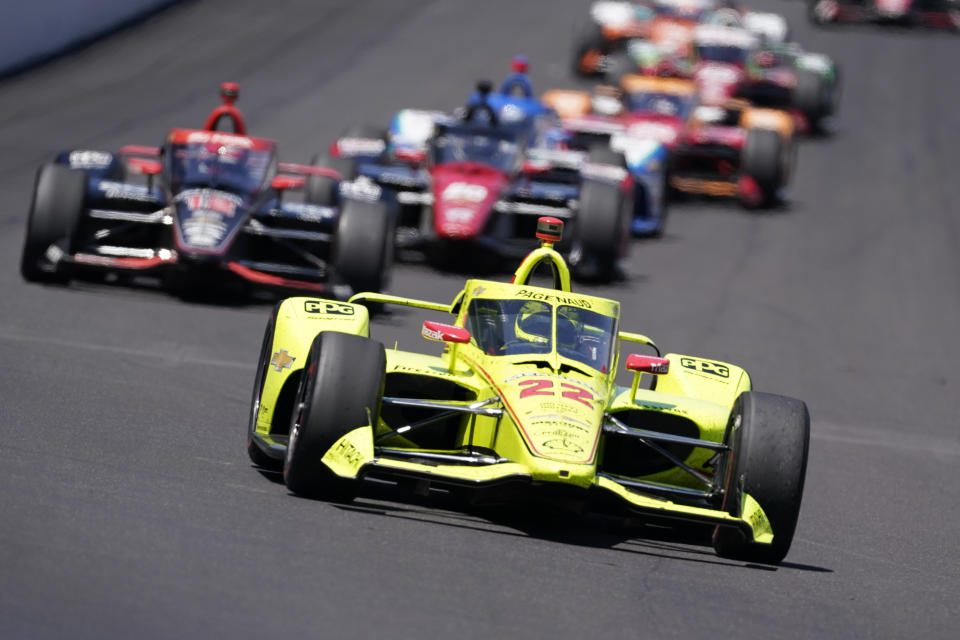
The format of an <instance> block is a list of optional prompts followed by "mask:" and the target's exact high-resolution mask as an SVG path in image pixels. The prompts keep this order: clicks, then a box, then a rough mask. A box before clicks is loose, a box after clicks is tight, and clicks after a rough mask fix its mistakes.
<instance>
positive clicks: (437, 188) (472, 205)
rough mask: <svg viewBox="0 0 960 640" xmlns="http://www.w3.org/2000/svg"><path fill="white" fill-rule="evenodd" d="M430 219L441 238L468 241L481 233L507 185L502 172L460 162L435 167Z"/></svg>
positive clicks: (505, 177)
mask: <svg viewBox="0 0 960 640" xmlns="http://www.w3.org/2000/svg"><path fill="white" fill-rule="evenodd" d="M431 175H432V178H433V193H434V197H433V220H434V230H435V231H436V233H437V235H438V236H439V237H441V238H457V239H469V238H473V237H475V236H477V235H479V234H480V232H481V231H482V230H483V227H484V225H485V224H486V222H487V219H488V218H489V217H490V212H491V210H492V209H493V205H494V204H495V203H496V202H497V200H499V199H500V194H501V193H502V192H503V189H504V187H506V184H507V176H506V174H505V173H503V172H502V171H499V170H497V169H494V168H492V167H488V166H486V165H482V164H477V163H472V162H462V163H454V164H448V165H441V166H438V167H434V168H433V170H432V171H431Z"/></svg>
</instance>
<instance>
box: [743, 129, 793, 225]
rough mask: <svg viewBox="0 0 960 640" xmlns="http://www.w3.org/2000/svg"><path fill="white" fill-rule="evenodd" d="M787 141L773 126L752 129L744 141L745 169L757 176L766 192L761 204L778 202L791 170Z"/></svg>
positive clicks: (749, 173) (759, 184)
mask: <svg viewBox="0 0 960 640" xmlns="http://www.w3.org/2000/svg"><path fill="white" fill-rule="evenodd" d="M786 144H787V142H786V141H785V140H784V139H783V136H781V135H780V134H779V133H778V132H776V131H774V130H773V129H749V130H748V131H747V140H746V142H745V143H744V145H743V151H742V152H741V153H742V159H741V171H742V172H743V173H744V174H746V175H748V176H750V177H751V178H753V179H754V181H755V182H756V183H757V186H758V187H759V188H760V193H761V195H762V201H761V205H762V206H765V207H769V206H771V205H773V204H775V203H776V201H777V194H778V192H779V190H780V187H781V186H782V185H783V183H784V178H785V177H786V172H787V166H786V164H787V157H788V156H787V154H786V151H785V146H786Z"/></svg>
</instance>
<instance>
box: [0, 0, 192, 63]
mask: <svg viewBox="0 0 960 640" xmlns="http://www.w3.org/2000/svg"><path fill="white" fill-rule="evenodd" d="M174 1H175V0H0V75H3V74H5V73H9V72H10V71H14V70H16V69H18V68H21V67H23V66H26V65H28V64H30V63H31V62H36V61H38V60H42V59H44V58H46V57H48V56H51V55H53V54H55V53H57V52H59V51H62V50H64V49H66V48H68V47H70V46H73V45H76V44H79V43H81V42H83V41H85V40H89V39H91V38H94V37H96V36H99V35H103V34H105V33H108V32H109V31H110V30H111V29H113V28H115V27H117V26H120V25H122V24H123V23H125V22H128V21H130V20H132V19H134V18H136V17H138V16H140V15H143V14H146V13H149V12H151V11H154V10H156V9H158V8H160V7H162V6H164V5H168V4H172V3H173V2H174Z"/></svg>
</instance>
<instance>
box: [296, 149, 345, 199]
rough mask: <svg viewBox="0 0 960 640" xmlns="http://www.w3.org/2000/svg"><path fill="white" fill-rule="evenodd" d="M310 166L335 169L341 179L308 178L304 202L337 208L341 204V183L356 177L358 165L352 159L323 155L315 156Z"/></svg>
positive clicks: (327, 177)
mask: <svg viewBox="0 0 960 640" xmlns="http://www.w3.org/2000/svg"><path fill="white" fill-rule="evenodd" d="M310 164H312V165H313V166H315V167H323V168H324V169H333V170H334V171H336V172H337V173H339V174H340V178H339V179H338V178H332V177H330V176H308V177H307V185H306V187H305V190H304V195H303V199H304V202H307V203H309V204H317V205H320V206H323V207H335V206H337V204H339V202H340V182H341V181H343V180H352V179H353V178H354V177H355V176H356V163H354V161H353V160H352V159H350V158H336V157H334V156H331V155H328V154H323V155H320V154H318V155H315V156H314V157H313V159H312V160H310Z"/></svg>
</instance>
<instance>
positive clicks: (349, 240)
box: [333, 200, 395, 292]
mask: <svg viewBox="0 0 960 640" xmlns="http://www.w3.org/2000/svg"><path fill="white" fill-rule="evenodd" d="M394 225H395V220H394V215H393V213H392V211H391V209H390V207H389V205H388V204H387V203H386V202H384V201H382V200H380V201H377V202H366V201H363V200H345V201H344V203H343V206H342V207H341V209H340V219H339V221H338V223H337V235H336V237H335V238H334V249H333V265H334V269H335V270H336V273H337V274H339V276H340V277H341V278H342V279H343V280H344V281H345V282H346V283H347V284H348V285H350V287H351V288H352V289H353V290H354V292H361V291H373V292H380V291H383V289H384V288H385V287H386V286H387V284H389V281H390V270H391V269H392V267H393V253H394V252H393V241H394Z"/></svg>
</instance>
